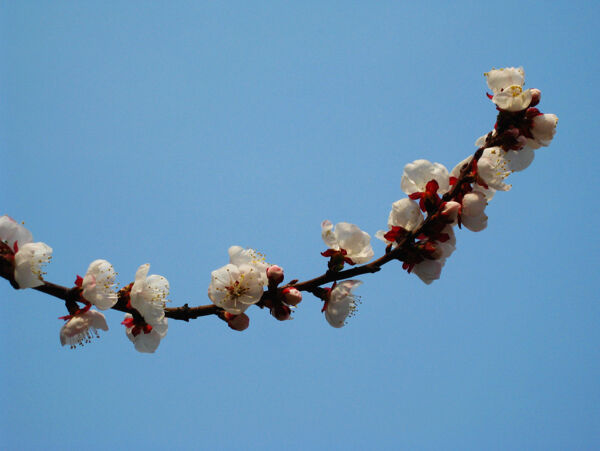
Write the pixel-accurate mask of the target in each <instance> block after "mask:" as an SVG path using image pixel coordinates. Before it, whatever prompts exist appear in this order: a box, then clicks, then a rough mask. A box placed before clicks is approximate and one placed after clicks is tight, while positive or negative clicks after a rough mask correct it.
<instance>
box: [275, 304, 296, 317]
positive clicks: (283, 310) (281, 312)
mask: <svg viewBox="0 0 600 451" xmlns="http://www.w3.org/2000/svg"><path fill="white" fill-rule="evenodd" d="M291 313H292V311H291V310H290V308H289V307H288V306H287V305H284V304H278V305H276V306H274V307H273V308H272V309H271V315H273V316H274V317H275V318H276V319H278V320H279V321H285V320H288V319H290V314H291Z"/></svg>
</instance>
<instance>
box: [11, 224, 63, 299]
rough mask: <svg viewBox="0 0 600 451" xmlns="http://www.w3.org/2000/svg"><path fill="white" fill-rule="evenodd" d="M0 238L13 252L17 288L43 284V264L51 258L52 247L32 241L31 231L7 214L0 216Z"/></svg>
mask: <svg viewBox="0 0 600 451" xmlns="http://www.w3.org/2000/svg"><path fill="white" fill-rule="evenodd" d="M0 240H1V241H2V242H3V243H5V244H6V245H7V246H8V247H9V248H10V249H11V251H12V252H13V255H14V267H15V272H14V278H15V282H17V285H18V286H19V288H21V289H24V288H35V287H39V286H41V285H43V284H44V279H43V277H42V276H43V274H44V272H43V266H44V265H45V264H47V263H48V262H49V261H50V259H51V258H52V248H51V247H50V246H48V245H47V244H46V243H42V242H38V243H33V236H32V234H31V232H30V231H29V230H27V229H26V228H25V227H23V226H22V225H21V224H19V223H17V222H16V221H15V220H14V219H12V218H11V217H10V216H7V215H4V216H2V217H0Z"/></svg>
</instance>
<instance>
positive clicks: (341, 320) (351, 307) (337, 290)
mask: <svg viewBox="0 0 600 451" xmlns="http://www.w3.org/2000/svg"><path fill="white" fill-rule="evenodd" d="M361 283H362V282H361V281H360V280H344V281H343V282H340V283H338V284H336V285H335V286H334V287H333V288H332V289H331V291H329V293H328V296H327V300H326V301H325V305H324V306H323V311H324V312H325V319H326V320H327V322H328V323H329V324H330V325H331V326H332V327H335V328H340V327H343V326H344V325H345V324H346V320H347V318H348V317H350V316H353V315H354V312H355V311H356V306H357V302H358V299H357V297H356V295H354V294H353V293H352V292H353V291H354V289H355V288H356V287H357V286H359V285H360V284H361Z"/></svg>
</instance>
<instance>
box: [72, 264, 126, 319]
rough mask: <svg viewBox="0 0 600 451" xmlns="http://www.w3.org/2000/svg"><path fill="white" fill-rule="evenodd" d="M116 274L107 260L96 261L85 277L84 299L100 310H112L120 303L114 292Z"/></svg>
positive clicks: (82, 286) (83, 286) (83, 285)
mask: <svg viewBox="0 0 600 451" xmlns="http://www.w3.org/2000/svg"><path fill="white" fill-rule="evenodd" d="M115 277H116V273H115V270H114V269H113V267H112V265H111V264H110V263H109V262H107V261H106V260H94V261H93V262H92V263H90V266H89V268H88V270H87V272H86V274H85V276H84V277H83V282H82V284H81V288H83V293H82V295H83V297H84V298H85V300H86V301H88V302H91V303H92V304H94V305H95V306H96V307H98V308H99V309H100V310H106V309H109V308H112V306H113V305H115V304H116V303H117V301H118V299H119V298H118V295H117V293H116V292H115V290H114V287H115Z"/></svg>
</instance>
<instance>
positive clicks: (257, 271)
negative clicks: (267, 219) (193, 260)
mask: <svg viewBox="0 0 600 451" xmlns="http://www.w3.org/2000/svg"><path fill="white" fill-rule="evenodd" d="M229 258H230V262H231V263H229V264H227V265H225V266H222V267H221V268H219V269H216V270H214V271H213V272H212V273H211V280H210V285H209V286H208V297H209V298H210V300H211V301H212V302H213V303H214V304H215V305H217V306H219V307H221V308H223V309H224V310H226V311H227V312H229V313H231V314H233V315H239V314H240V313H243V312H244V311H245V310H246V309H247V308H248V307H249V306H251V305H252V304H256V303H257V302H258V301H259V300H260V298H261V296H262V294H263V291H264V286H265V285H267V283H268V280H267V268H268V267H269V266H270V265H269V264H268V263H265V262H264V257H262V256H261V255H260V254H258V253H257V252H256V251H254V250H253V249H244V248H242V247H240V246H231V247H230V248H229Z"/></svg>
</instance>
